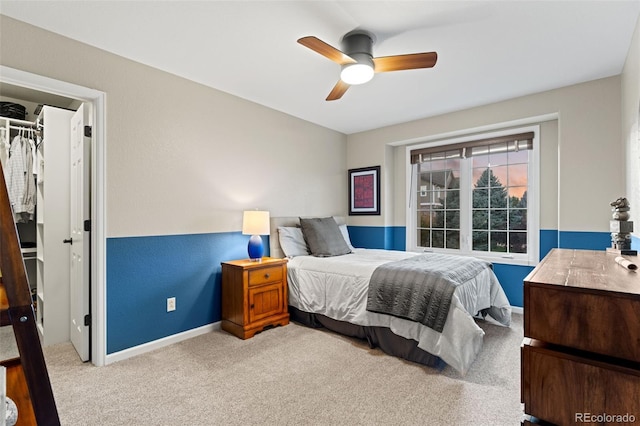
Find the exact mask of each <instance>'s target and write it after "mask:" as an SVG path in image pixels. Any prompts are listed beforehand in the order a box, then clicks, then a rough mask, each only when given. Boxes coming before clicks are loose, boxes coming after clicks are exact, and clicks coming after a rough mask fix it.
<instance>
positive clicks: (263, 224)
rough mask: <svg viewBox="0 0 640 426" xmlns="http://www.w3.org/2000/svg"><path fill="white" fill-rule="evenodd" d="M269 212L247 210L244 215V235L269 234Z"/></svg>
mask: <svg viewBox="0 0 640 426" xmlns="http://www.w3.org/2000/svg"><path fill="white" fill-rule="evenodd" d="M269 228H270V226H269V212H267V211H261V210H247V211H245V212H244V214H243V217H242V233H243V234H244V235H269Z"/></svg>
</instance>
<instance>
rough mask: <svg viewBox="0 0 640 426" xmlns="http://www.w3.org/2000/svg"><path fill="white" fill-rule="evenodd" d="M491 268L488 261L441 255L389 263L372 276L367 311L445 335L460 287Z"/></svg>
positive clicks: (420, 256)
mask: <svg viewBox="0 0 640 426" xmlns="http://www.w3.org/2000/svg"><path fill="white" fill-rule="evenodd" d="M487 268H491V263H489V262H485V261H484V260H480V259H476V258H473V257H466V256H454V255H445V254H439V253H429V254H424V255H419V256H414V257H410V258H408V259H404V260H399V261H397V262H389V263H385V264H383V265H380V266H379V267H377V268H376V269H375V271H374V272H373V275H372V276H371V281H370V282H369V294H368V297H367V310H368V311H371V312H377V313H381V314H387V315H393V316H396V317H399V318H404V319H409V320H412V321H416V322H419V323H422V324H424V325H426V326H427V327H430V328H432V329H434V330H435V331H437V332H442V329H443V328H444V324H445V322H446V320H447V314H448V312H449V307H450V306H451V297H452V296H453V292H454V290H455V289H456V287H457V286H459V285H460V284H463V283H465V282H466V281H468V280H470V279H471V278H473V277H475V276H476V275H478V273H479V272H481V271H482V270H484V269H487Z"/></svg>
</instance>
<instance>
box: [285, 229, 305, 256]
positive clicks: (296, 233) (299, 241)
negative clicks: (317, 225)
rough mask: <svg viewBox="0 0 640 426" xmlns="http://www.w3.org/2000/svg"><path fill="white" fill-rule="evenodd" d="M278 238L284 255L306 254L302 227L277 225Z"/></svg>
mask: <svg viewBox="0 0 640 426" xmlns="http://www.w3.org/2000/svg"><path fill="white" fill-rule="evenodd" d="M278 240H279V241H280V247H281V248H282V251H283V252H284V255H285V256H286V257H296V256H308V255H309V249H308V248H307V243H306V242H305V241H304V236H303V235H302V229H300V228H297V227H294V226H278Z"/></svg>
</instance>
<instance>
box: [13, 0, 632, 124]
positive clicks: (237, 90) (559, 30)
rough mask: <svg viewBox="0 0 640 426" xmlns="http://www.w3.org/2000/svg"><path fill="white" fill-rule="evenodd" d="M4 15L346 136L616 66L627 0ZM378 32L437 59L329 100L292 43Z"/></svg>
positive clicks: (181, 6)
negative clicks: (358, 31) (430, 64)
mask: <svg viewBox="0 0 640 426" xmlns="http://www.w3.org/2000/svg"><path fill="white" fill-rule="evenodd" d="M0 13H2V14H4V15H7V16H10V17H13V18H15V19H18V20H21V21H25V22H28V23H31V24H33V25H36V26H39V27H42V28H45V29H47V30H50V31H53V32H56V33H59V34H62V35H65V36H67V37H70V38H73V39H77V40H80V41H82V42H85V43H87V44H90V45H93V46H96V47H99V48H101V49H104V50H107V51H110V52H113V53H116V54H118V55H121V56H124V57H126V58H130V59H133V60H135V61H138V62H141V63H144V64H148V65H151V66H153V67H156V68H159V69H162V70H165V71H168V72H171V73H173V74H177V75H180V76H183V77H185V78H188V79H191V80H194V81H197V82H199V83H202V84H205V85H208V86H211V87H214V88H216V89H219V90H222V91H225V92H228V93H231V94H233V95H236V96H239V97H241V98H245V99H248V100H251V101H253V102H257V103H259V104H262V105H266V106H268V107H270V108H273V109H276V110H279V111H283V112H285V113H287V114H291V115H293V116H296V117H299V118H302V119H304V120H308V121H311V122H313V123H317V124H319V125H321V126H325V127H328V128H331V129H335V130H338V131H340V132H343V133H346V134H350V133H355V132H359V131H363V130H368V129H373V128H378V127H382V126H386V125H391V124H396V123H402V122H406V121H410V120H414V119H418V118H423V117H428V116H433V115H438V114H443V113H447V112H451V111H456V110H460V109H464V108H469V107H473V106H477V105H483V104H487V103H492V102H496V101H500V100H504V99H509V98H513V97H517V96H522V95H526V94H530V93H536V92H540V91H544V90H549V89H554V88H557V87H562V86H567V85H571V84H575V83H579V82H584V81H589V80H593V79H598V78H603V77H608V76H612V75H617V74H620V73H621V71H622V68H623V66H624V60H625V57H626V56H627V52H628V49H629V46H630V42H631V37H632V35H633V31H634V28H635V25H636V23H637V21H638V16H639V15H640V0H633V1H567V0H565V1H519V0H509V1H504V0H503V1H426V0H425V1H269V0H262V1H212V0H209V1H184V0H183V1H82V2H78V1H57V0H50V1H6V0H0ZM356 28H358V29H365V30H368V31H371V32H373V33H374V34H375V36H376V38H377V41H376V44H375V45H374V47H373V53H374V56H387V55H395V54H403V53H416V52H430V51H436V52H437V53H438V62H437V64H436V66H435V67H434V68H431V69H422V70H411V71H397V72H391V73H383V74H378V75H376V76H375V77H374V79H373V80H372V81H371V82H369V83H367V84H365V85H362V86H352V87H351V88H350V89H349V90H348V91H347V93H346V94H345V95H344V96H343V98H342V99H340V100H338V101H332V102H327V101H325V98H326V96H327V95H328V93H329V92H330V90H331V88H332V87H333V86H334V85H335V83H336V82H337V79H338V75H339V71H340V66H339V65H337V64H335V63H333V62H331V61H330V60H328V59H326V58H324V57H323V56H321V55H319V54H317V53H315V52H313V51H311V50H309V49H307V48H305V47H303V46H301V45H299V44H298V43H296V40H297V39H298V38H300V37H302V36H306V35H314V36H316V37H318V38H320V39H322V40H323V41H325V42H326V43H328V44H330V45H332V46H334V47H336V48H340V40H341V38H342V36H343V35H344V34H346V33H347V32H349V31H351V30H353V29H356Z"/></svg>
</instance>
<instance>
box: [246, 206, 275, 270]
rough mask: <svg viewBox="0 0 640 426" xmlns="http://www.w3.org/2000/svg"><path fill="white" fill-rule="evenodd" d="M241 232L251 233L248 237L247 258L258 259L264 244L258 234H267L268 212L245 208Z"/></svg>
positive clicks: (262, 252) (262, 251) (260, 256)
mask: <svg viewBox="0 0 640 426" xmlns="http://www.w3.org/2000/svg"><path fill="white" fill-rule="evenodd" d="M242 234H243V235H251V238H249V246H248V248H247V250H248V252H249V259H251V260H253V261H260V259H262V255H263V254H264V245H263V244H262V237H261V236H260V235H269V212H267V211H260V210H247V211H245V212H244V215H243V217H242Z"/></svg>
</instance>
